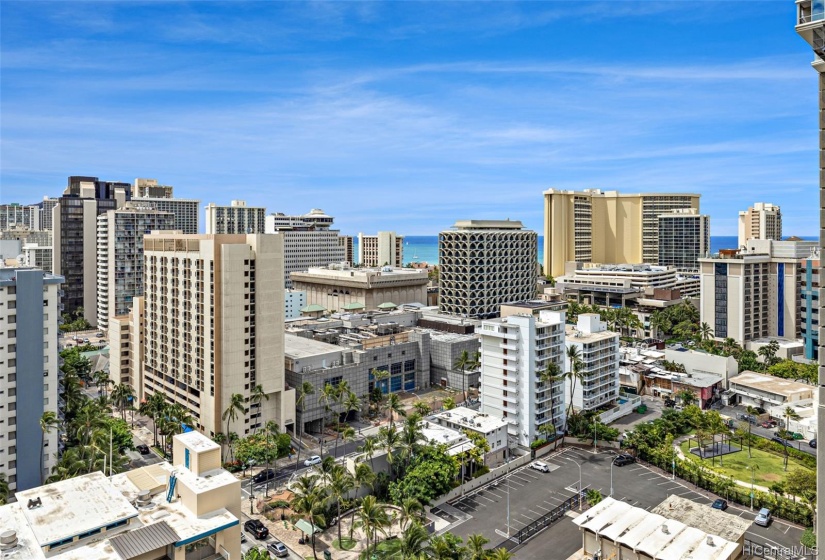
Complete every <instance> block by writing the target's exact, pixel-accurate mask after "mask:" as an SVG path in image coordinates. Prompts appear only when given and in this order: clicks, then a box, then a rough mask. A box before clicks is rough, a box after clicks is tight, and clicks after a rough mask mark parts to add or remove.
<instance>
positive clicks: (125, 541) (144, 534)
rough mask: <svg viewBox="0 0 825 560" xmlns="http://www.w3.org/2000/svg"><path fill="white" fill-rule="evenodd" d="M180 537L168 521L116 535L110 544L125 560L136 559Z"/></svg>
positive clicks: (110, 540)
mask: <svg viewBox="0 0 825 560" xmlns="http://www.w3.org/2000/svg"><path fill="white" fill-rule="evenodd" d="M179 538H180V537H179V536H178V534H177V533H176V532H175V530H174V529H172V528H171V527H170V526H169V525H167V524H166V521H159V522H158V523H152V524H151V525H146V526H145V527H140V528H138V529H132V530H131V531H129V532H128V533H123V534H122V535H116V536H114V537H112V538H110V539H109V544H111V545H112V548H114V549H115V552H117V553H118V554H120V556H121V558H123V559H124V560H129V558H136V557H138V556H140V555H142V554H146V553H147V552H152V551H153V550H157V549H159V548H163V547H165V546H166V545H169V544H172V543H175V542H177V541H178V539H179Z"/></svg>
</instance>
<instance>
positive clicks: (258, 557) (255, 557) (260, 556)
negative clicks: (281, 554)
mask: <svg viewBox="0 0 825 560" xmlns="http://www.w3.org/2000/svg"><path fill="white" fill-rule="evenodd" d="M241 560H270V556H269V552H267V551H266V550H264V549H263V548H250V549H249V550H247V551H246V552H245V553H244V555H243V558H242V559H241Z"/></svg>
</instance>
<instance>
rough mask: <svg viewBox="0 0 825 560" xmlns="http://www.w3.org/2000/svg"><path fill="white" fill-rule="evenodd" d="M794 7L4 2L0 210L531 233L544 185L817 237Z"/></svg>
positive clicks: (811, 119)
mask: <svg viewBox="0 0 825 560" xmlns="http://www.w3.org/2000/svg"><path fill="white" fill-rule="evenodd" d="M794 15H795V8H794V3H793V2H792V1H791V0H787V1H781V2H780V1H775V2H747V3H745V2H722V3H716V2H697V1H692V2H687V1H684V2H663V3H657V2H648V1H646V2H618V1H614V2H606V3H599V2H534V3H529V4H518V3H510V2H506V3H505V2H495V3H471V2H458V3H446V2H435V3H419V2H403V3H401V2H398V3H378V2H370V3H355V2H349V3H346V2H337V3H322V2H312V3H275V2H259V3H240V2H233V3H231V4H223V3H216V2H189V3H160V2H144V3H137V2H91V3H78V2H55V3H47V2H40V1H26V2H9V1H5V0H3V1H2V3H0V16H1V17H0V26H1V27H0V32H2V33H1V34H0V47H2V57H0V69H1V71H2V74H1V75H0V94H1V95H2V97H1V98H0V99H1V104H0V140H1V141H2V144H1V145H0V148H2V151H1V152H0V202H25V203H28V202H35V201H37V200H39V199H40V198H41V197H42V196H43V195H52V196H56V195H58V194H59V193H60V192H62V189H63V187H64V186H65V182H66V177H67V176H68V175H96V176H99V177H100V178H102V179H108V180H120V181H132V180H133V179H134V178H135V177H153V178H157V179H158V180H159V181H161V182H162V183H165V184H171V185H174V186H175V189H176V195H177V196H182V197H190V198H199V199H201V201H202V202H203V203H204V204H205V203H207V202H216V203H220V204H226V203H228V202H229V200H231V199H233V198H241V199H245V200H246V201H247V203H248V204H251V205H263V206H266V208H267V211H268V212H271V211H283V212H287V213H304V212H307V211H308V210H309V209H310V208H313V207H321V208H323V209H324V210H325V211H327V212H328V213H329V214H331V215H333V216H336V223H337V225H338V226H339V227H340V229H342V230H343V231H344V232H347V233H357V232H358V231H365V232H373V231H376V230H379V229H381V230H384V229H395V230H397V231H398V232H400V233H406V234H409V235H428V234H435V233H437V232H438V231H440V230H441V229H445V228H447V227H449V226H450V225H452V223H453V222H454V221H455V220H456V219H466V218H510V219H520V220H522V221H524V222H525V224H526V225H527V226H529V227H531V228H533V229H537V230H540V228H541V227H542V222H543V215H542V194H541V193H542V191H543V190H545V189H547V188H551V187H552V188H564V189H577V190H578V189H584V188H601V189H607V190H620V191H624V192H650V191H667V192H698V193H701V195H702V199H701V207H702V211H703V212H704V213H708V214H710V215H711V216H712V220H711V227H712V233H713V235H731V234H734V235H735V233H736V216H737V212H738V211H739V210H744V209H746V208H747V207H748V206H749V205H750V204H751V203H753V202H756V201H763V202H772V203H775V204H779V205H781V206H782V210H783V213H784V214H785V234H786V235H791V234H796V235H816V234H817V232H818V214H817V208H818V189H817V171H818V170H817V165H818V159H817V157H818V154H817V151H818V148H817V130H816V127H817V101H816V93H817V92H816V88H817V84H816V74H815V72H814V71H813V70H812V69H811V68H810V65H809V63H810V61H811V59H812V54H811V51H810V49H809V48H808V47H807V45H806V44H805V43H804V41H802V40H801V39H799V38H798V37H797V36H796V34H795V33H794V30H793V26H794Z"/></svg>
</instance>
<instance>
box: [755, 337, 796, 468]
mask: <svg viewBox="0 0 825 560" xmlns="http://www.w3.org/2000/svg"><path fill="white" fill-rule="evenodd" d="M772 342H773V341H772ZM762 348H765V346H763V347H762ZM760 350H761V348H760ZM799 419H800V416H799V414H797V413H796V410H794V409H793V407H790V406H786V407H785V430H786V431H787V432H791V420H793V421H798V420H799ZM782 449H783V450H784V451H785V471H786V472H787V470H788V446H787V445H783V446H782Z"/></svg>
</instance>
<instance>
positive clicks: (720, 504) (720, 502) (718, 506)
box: [710, 498, 728, 511]
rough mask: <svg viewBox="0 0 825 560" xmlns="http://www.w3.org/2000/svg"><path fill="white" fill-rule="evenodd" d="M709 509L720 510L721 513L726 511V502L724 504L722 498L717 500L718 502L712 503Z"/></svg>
mask: <svg viewBox="0 0 825 560" xmlns="http://www.w3.org/2000/svg"><path fill="white" fill-rule="evenodd" d="M710 507H712V508H713V509H720V510H722V511H725V510H726V509H728V502H726V501H725V500H723V499H722V498H719V499H718V500H716V501H715V502H713V505H711V506H710Z"/></svg>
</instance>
